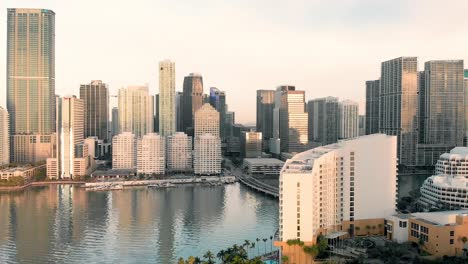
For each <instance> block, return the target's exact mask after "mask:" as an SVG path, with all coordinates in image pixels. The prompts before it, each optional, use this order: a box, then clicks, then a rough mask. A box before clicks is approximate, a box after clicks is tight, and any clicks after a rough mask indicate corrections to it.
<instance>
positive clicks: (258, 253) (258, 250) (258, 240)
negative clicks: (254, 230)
mask: <svg viewBox="0 0 468 264" xmlns="http://www.w3.org/2000/svg"><path fill="white" fill-rule="evenodd" d="M256 240H257V245H258V243H259V242H260V238H258V237H257V239H256ZM258 255H260V247H258V248H257V256H258Z"/></svg>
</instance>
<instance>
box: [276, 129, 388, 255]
mask: <svg viewBox="0 0 468 264" xmlns="http://www.w3.org/2000/svg"><path fill="white" fill-rule="evenodd" d="M396 165H397V157H396V137H395V136H387V135H383V134H374V135H368V136H363V137H359V138H356V139H353V140H345V141H340V142H338V143H335V144H331V145H327V146H322V147H317V148H314V149H311V150H308V151H305V152H302V153H300V154H297V155H295V156H294V158H292V159H289V160H288V161H287V162H286V163H285V164H284V166H283V170H282V171H281V175H280V183H279V187H280V188H279V189H280V199H279V205H280V206H279V208H280V210H279V226H280V228H279V236H280V241H282V242H280V243H278V246H282V250H283V254H284V255H288V256H289V260H290V261H291V262H294V263H307V262H306V261H305V260H304V259H303V258H304V257H305V256H304V255H302V254H297V255H296V254H294V253H293V252H294V249H295V248H294V247H289V246H288V245H287V243H286V241H288V240H290V239H300V240H302V241H304V242H305V243H310V244H315V243H316V241H317V237H318V236H319V234H328V235H330V237H341V236H343V235H345V236H347V235H348V234H349V235H350V236H353V235H364V234H367V233H371V234H381V235H383V233H384V228H383V227H384V218H385V217H387V216H390V215H391V214H393V213H394V212H395V209H396V208H395V199H396V195H397V192H396V191H397V190H396V182H397V177H396V175H397V174H396ZM367 226H370V227H371V230H369V229H368V228H367ZM296 250H297V249H296ZM301 252H303V251H302V250H301ZM308 257H309V258H310V256H308Z"/></svg>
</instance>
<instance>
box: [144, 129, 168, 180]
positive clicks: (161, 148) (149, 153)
mask: <svg viewBox="0 0 468 264" xmlns="http://www.w3.org/2000/svg"><path fill="white" fill-rule="evenodd" d="M165 158H166V148H165V141H164V137H161V136H160V135H158V134H156V133H149V134H146V135H144V136H143V137H142V138H141V139H138V141H137V173H139V174H140V173H141V174H147V175H148V174H157V175H163V174H164V173H165V171H166V159H165Z"/></svg>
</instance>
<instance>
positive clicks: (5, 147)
mask: <svg viewBox="0 0 468 264" xmlns="http://www.w3.org/2000/svg"><path fill="white" fill-rule="evenodd" d="M8 119H9V118H8V112H7V110H5V109H4V108H3V107H1V106H0V166H3V165H7V164H9V163H10V132H9V120H8Z"/></svg>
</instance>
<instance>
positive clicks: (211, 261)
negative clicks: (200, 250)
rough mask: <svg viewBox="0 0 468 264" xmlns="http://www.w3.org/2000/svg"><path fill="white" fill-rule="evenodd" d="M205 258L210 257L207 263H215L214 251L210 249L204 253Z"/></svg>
mask: <svg viewBox="0 0 468 264" xmlns="http://www.w3.org/2000/svg"><path fill="white" fill-rule="evenodd" d="M203 257H204V258H206V259H208V261H207V264H214V261H213V259H214V255H213V252H211V251H210V250H208V251H207V252H206V253H205V255H203Z"/></svg>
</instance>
